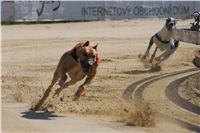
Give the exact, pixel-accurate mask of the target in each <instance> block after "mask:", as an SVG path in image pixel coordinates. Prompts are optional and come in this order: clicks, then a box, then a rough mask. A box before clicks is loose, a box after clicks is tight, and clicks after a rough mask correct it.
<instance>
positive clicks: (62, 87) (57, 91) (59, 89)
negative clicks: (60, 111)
mask: <svg viewBox="0 0 200 133" xmlns="http://www.w3.org/2000/svg"><path fill="white" fill-rule="evenodd" d="M76 82H77V81H75V80H70V81H69V82H66V83H65V84H64V85H62V86H61V87H60V88H58V89H57V90H56V92H55V93H54V95H53V97H55V96H56V95H57V96H59V94H60V92H61V91H62V90H63V89H64V88H67V87H68V86H70V85H73V84H75V83H76Z"/></svg>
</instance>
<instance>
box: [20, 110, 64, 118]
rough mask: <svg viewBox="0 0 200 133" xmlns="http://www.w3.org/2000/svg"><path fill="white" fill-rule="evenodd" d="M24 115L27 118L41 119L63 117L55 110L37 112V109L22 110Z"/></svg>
mask: <svg viewBox="0 0 200 133" xmlns="http://www.w3.org/2000/svg"><path fill="white" fill-rule="evenodd" d="M21 114H22V117H24V118H26V119H39V120H54V119H55V118H56V117H63V116H57V115H56V114H54V112H36V111H32V110H30V111H27V112H22V113H21Z"/></svg>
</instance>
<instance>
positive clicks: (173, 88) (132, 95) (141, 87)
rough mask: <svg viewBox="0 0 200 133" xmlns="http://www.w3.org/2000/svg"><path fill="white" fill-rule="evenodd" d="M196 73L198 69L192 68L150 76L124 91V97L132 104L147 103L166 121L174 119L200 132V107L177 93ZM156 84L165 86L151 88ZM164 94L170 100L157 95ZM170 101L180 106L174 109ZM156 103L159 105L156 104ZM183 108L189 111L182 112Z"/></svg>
mask: <svg viewBox="0 0 200 133" xmlns="http://www.w3.org/2000/svg"><path fill="white" fill-rule="evenodd" d="M196 73H198V69H196V68H191V69H186V70H181V71H177V72H171V73H165V74H161V75H156V76H150V77H147V78H145V79H142V80H139V81H137V82H135V83H133V84H131V85H130V86H128V87H127V89H126V90H125V91H124V94H123V97H124V98H125V99H126V100H128V101H129V102H132V103H142V102H143V101H147V102H149V103H150V104H151V106H152V107H153V108H154V109H155V110H156V111H158V112H159V113H160V114H161V115H162V116H164V117H165V119H166V118H167V119H168V120H169V118H170V119H173V121H176V122H177V123H178V124H180V125H181V126H184V127H186V128H188V129H190V130H193V131H197V132H200V126H199V124H200V121H199V119H200V115H199V112H198V111H199V106H197V105H193V104H191V103H188V102H187V101H185V100H184V99H182V98H180V96H179V94H178V93H177V89H178V87H179V86H180V83H181V82H183V81H184V80H185V79H187V78H188V77H190V76H192V75H194V74H196ZM188 75H189V76H188ZM169 77H170V80H172V79H173V80H174V81H172V82H169V81H168V80H169V79H167V78H169ZM160 80H166V81H165V82H164V81H162V82H160ZM155 82H160V84H162V83H164V84H163V85H162V86H161V85H159V86H158V85H157V86H156V85H153V87H152V86H150V85H151V84H155ZM168 82H169V84H168ZM146 90H148V91H147V92H146V94H144V91H146ZM157 90H159V92H156V93H155V91H157ZM164 92H165V95H166V96H165V97H167V98H169V99H165V98H163V94H160V95H156V94H158V93H164ZM147 93H148V95H147ZM149 96H150V98H149ZM155 97H156V98H155ZM170 100H171V101H173V103H175V104H176V105H178V106H177V107H176V108H177V109H174V108H173V107H174V105H173V106H172V105H171V104H173V103H171V101H170ZM155 102H157V103H159V104H156V103H155ZM166 105H168V108H167V110H170V111H171V112H173V115H172V114H171V113H169V111H167V110H166V108H165V107H166ZM170 105H171V106H170ZM159 107H160V108H159ZM182 108H184V109H187V110H186V111H185V110H182ZM194 113H195V114H194ZM176 114H181V115H176ZM184 114H185V115H186V114H187V116H189V117H185V116H184ZM195 118H196V119H195ZM194 119H195V120H194Z"/></svg>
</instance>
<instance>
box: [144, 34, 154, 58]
mask: <svg viewBox="0 0 200 133" xmlns="http://www.w3.org/2000/svg"><path fill="white" fill-rule="evenodd" d="M153 38H154V36H152V37H151V40H150V42H149V46H148V48H147V50H146V52H145V54H144V56H143V58H144V59H145V58H146V57H147V56H149V51H150V49H151V47H152V45H153Z"/></svg>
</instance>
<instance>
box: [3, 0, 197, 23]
mask: <svg viewBox="0 0 200 133" xmlns="http://www.w3.org/2000/svg"><path fill="white" fill-rule="evenodd" d="M199 10H200V1H3V2H1V21H3V22H4V21H13V22H17V21H90V20H107V19H111V20H120V19H137V18H166V17H174V18H178V19H183V18H188V17H190V16H191V14H192V13H193V12H194V11H199Z"/></svg>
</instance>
